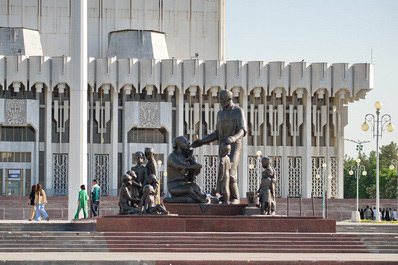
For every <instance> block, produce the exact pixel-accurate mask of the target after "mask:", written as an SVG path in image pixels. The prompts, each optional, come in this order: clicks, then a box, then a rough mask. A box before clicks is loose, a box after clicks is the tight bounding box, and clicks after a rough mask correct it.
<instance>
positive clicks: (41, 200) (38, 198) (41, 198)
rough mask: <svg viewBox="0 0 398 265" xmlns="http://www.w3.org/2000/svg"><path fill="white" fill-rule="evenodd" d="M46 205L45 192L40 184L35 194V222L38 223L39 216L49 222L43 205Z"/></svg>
mask: <svg viewBox="0 0 398 265" xmlns="http://www.w3.org/2000/svg"><path fill="white" fill-rule="evenodd" d="M46 204H47V196H46V192H45V191H44V190H43V188H42V186H41V184H37V190H36V193H35V205H36V218H35V221H39V218H40V216H41V215H42V216H43V218H44V219H46V220H47V221H49V220H50V217H49V216H48V214H47V213H46V210H45V209H44V205H46Z"/></svg>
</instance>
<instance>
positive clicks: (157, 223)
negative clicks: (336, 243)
mask: <svg viewBox="0 0 398 265" xmlns="http://www.w3.org/2000/svg"><path fill="white" fill-rule="evenodd" d="M97 231H99V232H311V233H335V232H336V220H334V219H322V218H320V217H286V216H281V217H278V216H220V215H218V216H217V215H214V216H209V215H180V216H175V215H156V216H154V215H130V216H127V215H110V216H104V217H100V218H98V219H97Z"/></svg>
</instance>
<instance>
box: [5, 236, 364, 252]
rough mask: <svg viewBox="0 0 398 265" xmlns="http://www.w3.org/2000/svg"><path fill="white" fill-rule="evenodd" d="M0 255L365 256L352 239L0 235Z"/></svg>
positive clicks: (355, 239)
mask: <svg viewBox="0 0 398 265" xmlns="http://www.w3.org/2000/svg"><path fill="white" fill-rule="evenodd" d="M0 252H221V253H231V252H243V253H272V252H275V253H278V252H279V253H370V251H369V249H368V248H367V247H366V245H364V244H363V243H362V242H361V240H360V239H359V238H358V237H357V236H355V235H343V234H319V233H317V234H315V233H314V234H310V233H204V232H200V233H140V232H133V233H106V232H105V233H100V232H61V231H59V232H23V231H19V232H0Z"/></svg>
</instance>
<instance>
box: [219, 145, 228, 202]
mask: <svg viewBox="0 0 398 265" xmlns="http://www.w3.org/2000/svg"><path fill="white" fill-rule="evenodd" d="M230 153H231V145H229V144H226V143H221V144H220V154H219V158H220V162H219V165H218V177H217V190H216V191H217V192H218V193H219V194H220V195H221V201H222V203H223V204H229V199H230V190H229V177H230V170H231V160H230V158H229V155H230Z"/></svg>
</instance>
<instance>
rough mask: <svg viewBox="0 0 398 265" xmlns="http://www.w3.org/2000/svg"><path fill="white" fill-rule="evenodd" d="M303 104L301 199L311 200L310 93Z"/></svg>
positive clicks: (306, 95)
mask: <svg viewBox="0 0 398 265" xmlns="http://www.w3.org/2000/svg"><path fill="white" fill-rule="evenodd" d="M303 98H305V101H304V102H303V103H304V113H305V114H304V116H305V118H304V125H303V126H304V130H303V132H304V139H303V140H304V155H303V158H302V165H301V169H302V170H301V180H302V184H301V185H302V188H301V189H302V197H303V198H311V191H312V160H311V159H312V143H311V128H312V124H311V109H312V103H311V92H310V91H307V93H306V94H305V96H303Z"/></svg>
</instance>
